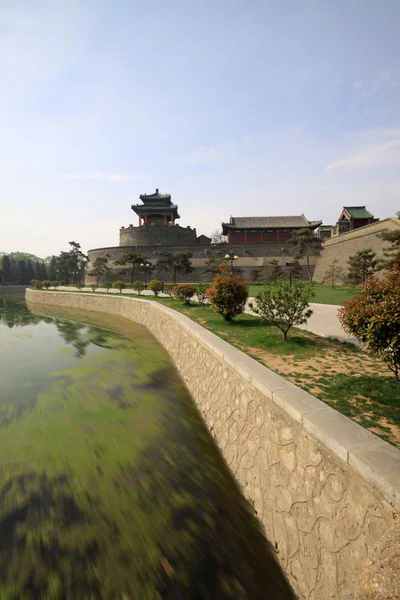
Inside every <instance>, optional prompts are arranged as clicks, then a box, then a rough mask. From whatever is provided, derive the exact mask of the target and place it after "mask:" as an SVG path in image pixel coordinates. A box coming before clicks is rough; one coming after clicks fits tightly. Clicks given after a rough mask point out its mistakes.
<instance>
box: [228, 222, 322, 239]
mask: <svg viewBox="0 0 400 600" xmlns="http://www.w3.org/2000/svg"><path fill="white" fill-rule="evenodd" d="M321 224H322V221H307V219H306V218H305V216H304V215H300V216H292V217H231V218H230V220H229V223H222V233H223V234H224V235H226V236H227V237H228V244H238V243H244V244H247V243H248V244H254V243H260V244H262V243H273V242H277V243H280V242H286V241H288V240H289V238H290V236H291V235H292V233H293V232H294V231H297V230H299V229H310V230H311V231H313V230H314V229H317V228H318V227H319V226H320V225H321Z"/></svg>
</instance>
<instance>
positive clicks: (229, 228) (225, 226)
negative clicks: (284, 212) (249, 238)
mask: <svg viewBox="0 0 400 600" xmlns="http://www.w3.org/2000/svg"><path fill="white" fill-rule="evenodd" d="M221 225H222V233H223V235H226V234H227V233H228V232H229V231H232V232H233V231H237V232H240V231H260V232H261V231H264V232H265V231H288V230H289V231H299V230H300V229H310V230H311V231H314V230H315V229H317V228H318V227H321V225H322V221H313V222H312V223H308V224H304V225H284V226H275V227H274V226H273V225H264V226H261V227H255V226H254V227H237V226H236V225H232V223H221Z"/></svg>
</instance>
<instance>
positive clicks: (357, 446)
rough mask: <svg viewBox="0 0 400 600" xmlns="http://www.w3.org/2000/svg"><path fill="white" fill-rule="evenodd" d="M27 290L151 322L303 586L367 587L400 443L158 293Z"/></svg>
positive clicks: (393, 495)
mask: <svg viewBox="0 0 400 600" xmlns="http://www.w3.org/2000/svg"><path fill="white" fill-rule="evenodd" d="M26 298H27V300H28V301H29V302H33V303H40V304H48V305H57V306H65V307H73V308H77V309H85V310H95V311H100V312H105V313H111V314H117V315H120V316H123V317H125V318H127V319H131V320H133V321H135V322H137V323H140V324H142V325H145V326H146V327H147V328H148V329H149V330H150V331H151V332H152V333H153V335H154V336H155V337H156V338H157V339H158V341H159V342H160V343H161V344H162V345H163V346H164V348H165V349H166V350H167V351H168V352H169V354H170V355H171V357H172V359H173V360H174V362H175V364H176V366H177V368H178V370H179V372H180V374H181V376H182V378H183V380H184V381H185V383H186V385H187V387H188V389H189V391H190V393H191V395H192V397H193V399H194V401H195V403H196V404H197V406H198V408H199V410H200V412H201V414H202V415H203V418H204V420H205V422H206V424H207V426H208V428H209V431H210V432H211V433H212V435H213V436H214V438H215V440H216V441H217V443H218V445H219V447H220V449H221V452H222V454H223V456H224V458H225V460H226V462H227V463H228V465H229V467H230V468H231V470H232V472H233V473H234V475H235V477H236V479H237V481H238V482H239V484H240V485H241V487H242V489H243V492H244V494H245V495H246V497H247V498H249V499H250V501H251V502H252V503H253V504H254V507H255V510H256V511H257V514H258V516H259V518H260V519H261V521H262V522H263V524H264V526H265V530H266V535H267V537H268V538H269V540H270V541H271V542H272V543H273V544H276V548H277V550H278V556H279V559H280V560H281V563H282V565H283V567H284V569H285V571H286V573H287V575H288V577H289V579H290V581H291V583H292V585H293V586H294V588H295V590H296V591H297V592H298V594H299V595H300V597H301V598H302V599H307V600H328V599H330V600H350V599H353V598H355V597H357V598H364V596H363V595H362V593H363V592H362V590H363V589H364V587H363V585H364V581H365V580H361V581H360V582H357V581H358V578H359V575H360V574H361V577H363V573H364V569H366V572H367V573H368V570H369V567H368V557H369V553H370V552H371V551H372V550H373V548H374V546H375V545H376V544H377V542H378V541H379V539H380V538H382V536H384V535H385V534H387V532H388V531H389V530H393V531H398V530H396V528H395V527H394V524H395V518H396V516H397V514H398V512H399V509H400V452H399V451H398V450H397V449H395V448H394V447H393V446H390V445H389V444H387V443H386V442H384V441H383V440H381V439H379V438H378V437H376V436H375V435H374V434H372V433H370V432H368V431H366V430H365V429H363V428H361V427H360V426H359V425H357V424H356V423H354V422H352V421H350V420H349V419H347V418H346V417H344V416H343V415H341V414H339V413H338V412H336V411H335V410H333V409H332V408H330V407H329V406H327V405H326V404H324V403H323V402H320V401H319V400H317V399H316V398H314V397H313V396H311V395H310V394H308V393H307V392H305V391H303V390H301V389H299V388H298V387H296V386H295V385H293V384H291V383H290V382H288V381H286V380H285V379H284V378H282V377H280V376H279V375H277V374H276V373H274V372H273V371H271V370H269V369H267V368H266V367H264V366H262V365H260V364H259V363H258V362H256V361H255V360H253V359H252V358H250V357H249V356H247V355H245V354H243V353H242V352H240V351H239V350H237V349H235V348H233V347H232V346H231V345H230V344H228V343H227V342H224V341H223V340H221V339H220V338H218V337H217V336H215V335H214V334H212V333H211V332H209V331H207V330H206V329H204V328H202V327H201V326H200V325H198V324H196V323H194V322H193V321H191V320H190V319H189V318H188V317H185V316H184V315H182V314H180V313H177V312H176V311H173V310H171V309H169V308H167V307H165V306H162V305H160V304H158V303H156V302H153V301H150V300H140V299H136V298H135V299H133V298H127V297H113V296H111V297H110V296H105V295H94V294H83V293H63V292H58V293H57V292H50V291H47V292H41V291H33V290H27V293H26ZM397 541H398V540H397ZM357 590H359V591H360V590H361V592H362V593H361V595H359V596H358V595H357ZM373 597H375V596H368V598H373ZM393 597H396V596H393Z"/></svg>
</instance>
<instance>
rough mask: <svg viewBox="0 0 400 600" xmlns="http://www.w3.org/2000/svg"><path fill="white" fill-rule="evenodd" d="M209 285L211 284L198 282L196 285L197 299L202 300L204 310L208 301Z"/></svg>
mask: <svg viewBox="0 0 400 600" xmlns="http://www.w3.org/2000/svg"><path fill="white" fill-rule="evenodd" d="M209 287H210V286H209V284H208V283H198V284H197V286H196V295H197V299H198V301H199V302H200V304H201V306H202V308H203V310H204V305H205V303H206V302H207V290H208V288H209Z"/></svg>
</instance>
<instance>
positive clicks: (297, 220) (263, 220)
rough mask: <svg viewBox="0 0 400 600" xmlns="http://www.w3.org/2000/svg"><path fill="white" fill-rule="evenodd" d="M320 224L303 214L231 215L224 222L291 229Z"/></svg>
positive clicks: (238, 226)
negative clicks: (278, 215)
mask: <svg viewBox="0 0 400 600" xmlns="http://www.w3.org/2000/svg"><path fill="white" fill-rule="evenodd" d="M320 224H321V223H320V221H311V222H310V221H307V219H306V218H305V216H304V215H299V216H297V215H296V216H290V217H231V220H230V223H225V225H228V226H229V225H231V226H233V227H236V228H238V229H241V228H246V229H247V228H252V227H255V228H257V227H263V228H264V227H265V228H272V229H275V228H287V229H291V228H301V227H309V226H310V225H315V226H318V225H320Z"/></svg>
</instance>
